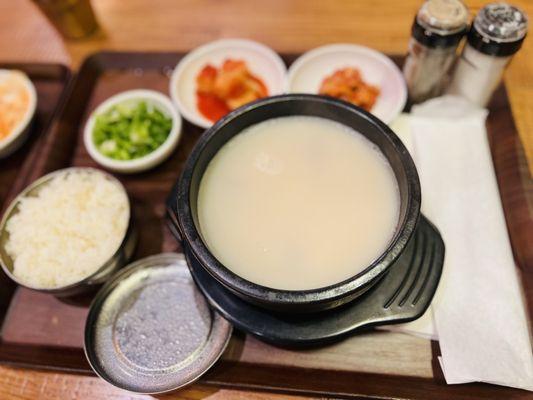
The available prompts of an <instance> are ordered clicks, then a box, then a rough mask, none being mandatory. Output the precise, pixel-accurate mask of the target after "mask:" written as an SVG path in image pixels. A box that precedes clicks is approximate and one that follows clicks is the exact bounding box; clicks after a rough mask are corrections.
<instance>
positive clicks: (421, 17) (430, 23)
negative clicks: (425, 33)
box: [416, 0, 468, 36]
mask: <svg viewBox="0 0 533 400" xmlns="http://www.w3.org/2000/svg"><path fill="white" fill-rule="evenodd" d="M416 18H417V21H418V23H419V24H420V25H421V26H423V27H424V28H425V29H428V30H430V31H432V32H434V33H437V34H439V35H443V36H445V35H451V34H454V33H457V32H459V31H461V30H463V29H465V28H466V26H467V25H468V9H467V8H466V6H465V5H464V3H463V2H462V1H461V0H427V1H426V2H425V3H424V4H422V7H420V10H419V11H418V14H417V16H416Z"/></svg>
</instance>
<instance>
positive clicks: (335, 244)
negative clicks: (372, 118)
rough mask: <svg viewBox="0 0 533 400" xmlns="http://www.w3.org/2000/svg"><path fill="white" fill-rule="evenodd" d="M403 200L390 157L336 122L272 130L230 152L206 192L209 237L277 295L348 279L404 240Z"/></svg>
mask: <svg viewBox="0 0 533 400" xmlns="http://www.w3.org/2000/svg"><path fill="white" fill-rule="evenodd" d="M398 215H399V191H398V185H397V182H396V179H395V177H394V173H393V171H392V168H391V167H390V165H389V163H388V162H387V160H386V158H385V156H384V155H383V154H382V153H381V152H380V151H379V150H378V149H377V148H376V147H375V146H374V145H373V144H372V143H371V142H370V141H369V140H367V139H366V138H365V137H363V136H362V135H361V134H359V133H357V132H356V131H354V130H353V129H351V128H348V127H346V126H345V125H342V124H340V123H337V122H333V121H330V120H326V119H323V118H317V117H306V116H293V117H281V118H275V119H271V120H268V121H264V122H261V123H258V124H256V125H253V126H251V127H249V128H247V129H245V130H244V131H243V132H242V133H240V134H238V135H236V136H235V137H233V138H232V139H231V140H230V141H229V142H228V143H226V144H225V145H224V146H223V147H222V148H221V149H220V151H219V152H218V153H217V154H216V155H215V157H214V158H213V159H212V160H211V162H210V163H209V165H208V167H207V169H206V171H205V174H204V176H203V178H202V181H201V183H200V190H199V195H198V218H199V224H200V231H201V233H202V236H203V238H204V240H205V242H206V244H207V247H208V248H209V250H210V251H211V252H212V253H213V255H214V256H215V257H216V258H217V259H218V260H219V261H220V262H221V263H222V264H224V265H225V266H226V267H227V268H229V269H230V270H232V271H233V272H234V273H236V274H237V275H239V276H241V277H243V278H245V279H248V280H250V281H252V282H255V283H257V284H260V285H264V286H267V287H270V288H275V289H286V290H304V289H315V288H320V287H325V286H329V285H332V284H335V283H338V282H341V281H343V280H345V279H348V278H350V277H352V276H354V275H355V274H357V273H359V272H360V271H362V270H363V269H365V268H366V267H368V266H369V265H370V264H371V263H372V261H373V260H375V259H376V258H377V257H379V256H380V255H381V254H382V253H383V251H384V250H385V248H386V247H387V245H388V244H389V242H390V240H391V239H392V236H393V234H394V232H395V229H396V225H397V222H398Z"/></svg>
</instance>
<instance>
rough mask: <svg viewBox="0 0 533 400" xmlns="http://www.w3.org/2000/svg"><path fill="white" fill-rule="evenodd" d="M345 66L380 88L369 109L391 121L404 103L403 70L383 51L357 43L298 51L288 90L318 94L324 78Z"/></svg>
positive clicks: (405, 96) (290, 71)
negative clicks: (301, 52) (303, 52)
mask: <svg viewBox="0 0 533 400" xmlns="http://www.w3.org/2000/svg"><path fill="white" fill-rule="evenodd" d="M346 67H352V68H355V69H357V70H358V71H359V72H360V73H361V76H362V79H363V81H366V82H367V83H369V84H372V85H374V86H376V87H377V88H378V89H379V95H378V96H377V99H376V103H375V104H374V106H373V107H372V109H371V110H370V113H371V114H373V115H375V116H376V117H378V118H379V119H381V120H382V121H383V122H385V123H387V124H388V123H390V122H392V121H394V119H395V118H396V117H397V116H398V114H399V113H400V112H401V111H402V110H403V108H404V107H405V103H406V101H407V87H406V85H405V81H404V79H403V75H402V72H401V71H400V69H399V68H398V67H397V66H396V64H394V62H393V61H392V60H391V59H390V58H389V57H387V56H386V55H385V54H383V53H380V52H379V51H376V50H374V49H371V48H369V47H365V46H359V45H356V44H342V43H341V44H331V45H327V46H322V47H318V48H316V49H313V50H310V51H308V52H307V53H305V54H303V55H301V56H300V57H298V59H296V60H295V61H294V62H293V63H292V64H291V66H290V68H289V72H288V84H287V85H288V90H287V91H288V92H289V93H310V94H318V93H319V88H320V85H321V83H322V82H323V80H324V78H326V77H327V76H329V75H330V74H332V73H333V72H335V71H337V70H339V69H343V68H346Z"/></svg>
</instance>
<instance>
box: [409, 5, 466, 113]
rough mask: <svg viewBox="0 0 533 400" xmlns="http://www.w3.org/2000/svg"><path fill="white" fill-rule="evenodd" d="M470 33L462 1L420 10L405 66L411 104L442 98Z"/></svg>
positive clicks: (423, 6) (412, 30)
mask: <svg viewBox="0 0 533 400" xmlns="http://www.w3.org/2000/svg"><path fill="white" fill-rule="evenodd" d="M467 30H468V9H467V8H466V6H465V5H464V3H463V2H462V1H460V0H427V1H426V2H425V3H424V4H423V5H422V7H420V10H418V13H417V15H416V16H415V20H414V22H413V26H412V29H411V35H412V37H411V39H410V41H409V52H408V55H407V58H406V60H405V64H404V66H403V74H404V77H405V80H406V83H407V89H408V91H409V100H410V102H411V103H419V102H422V101H424V100H427V99H429V98H432V97H436V96H439V95H441V94H442V92H443V91H444V89H445V88H446V85H447V84H448V81H449V72H450V68H451V66H452V65H453V63H454V61H455V60H456V53H457V46H458V45H459V43H460V41H461V39H462V38H463V36H464V35H465V34H466V32H467Z"/></svg>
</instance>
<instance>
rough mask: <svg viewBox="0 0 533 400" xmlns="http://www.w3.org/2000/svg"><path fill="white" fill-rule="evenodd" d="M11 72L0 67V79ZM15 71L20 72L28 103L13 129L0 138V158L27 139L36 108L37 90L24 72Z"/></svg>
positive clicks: (13, 150)
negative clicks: (26, 91)
mask: <svg viewBox="0 0 533 400" xmlns="http://www.w3.org/2000/svg"><path fill="white" fill-rule="evenodd" d="M13 72H14V71H13V70H9V69H0V80H2V79H3V78H4V77H5V76H6V75H8V74H10V73H13ZM17 72H18V73H20V74H21V76H22V78H23V82H24V84H25V86H26V89H27V90H28V94H29V96H30V103H29V105H28V109H27V110H26V113H25V114H24V117H23V118H22V119H21V120H20V121H19V123H18V124H17V125H16V126H15V128H14V129H13V131H12V132H11V133H10V134H9V135H8V136H7V137H6V138H4V139H3V140H0V159H2V158H5V157H7V156H9V155H11V154H12V153H13V152H15V150H17V149H18V148H19V147H20V146H22V144H23V143H24V142H25V141H26V139H28V136H29V134H30V122H31V120H32V118H33V116H34V115H35V110H36V108H37V92H36V90H35V86H33V83H32V82H31V80H30V78H28V76H27V75H26V74H25V73H24V72H20V71H17Z"/></svg>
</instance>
